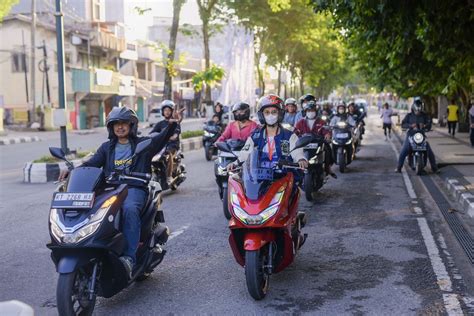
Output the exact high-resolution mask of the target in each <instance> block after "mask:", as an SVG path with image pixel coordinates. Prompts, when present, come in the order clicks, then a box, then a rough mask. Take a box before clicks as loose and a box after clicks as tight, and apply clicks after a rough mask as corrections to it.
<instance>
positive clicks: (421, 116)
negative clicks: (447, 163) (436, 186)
mask: <svg viewBox="0 0 474 316" xmlns="http://www.w3.org/2000/svg"><path fill="white" fill-rule="evenodd" d="M402 127H403V128H408V131H407V136H406V138H405V141H404V142H403V146H402V149H401V150H400V156H399V158H398V165H397V169H395V172H399V173H400V172H401V171H402V167H403V163H404V162H405V158H406V157H407V155H408V151H409V149H410V141H409V136H412V135H414V134H415V130H416V129H418V128H420V129H422V130H425V131H429V130H431V117H430V116H429V115H428V114H427V113H425V112H423V102H421V100H420V99H416V100H415V101H414V102H413V104H412V106H411V113H408V114H407V115H406V116H405V118H404V119H403V120H402ZM426 149H427V152H428V160H429V161H430V165H431V170H432V171H433V172H434V173H438V172H439V170H438V165H437V164H436V158H435V156H434V153H433V150H431V146H430V144H429V143H426Z"/></svg>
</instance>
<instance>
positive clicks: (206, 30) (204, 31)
mask: <svg viewBox="0 0 474 316" xmlns="http://www.w3.org/2000/svg"><path fill="white" fill-rule="evenodd" d="M202 39H203V42H204V60H205V70H206V71H207V70H209V68H211V61H210V59H211V55H210V52H209V20H204V19H203V21H202ZM205 89H206V90H205V94H204V98H205V102H206V103H207V102H210V101H211V87H210V86H209V85H206V88H205Z"/></svg>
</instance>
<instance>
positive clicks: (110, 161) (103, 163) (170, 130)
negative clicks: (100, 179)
mask: <svg viewBox="0 0 474 316" xmlns="http://www.w3.org/2000/svg"><path fill="white" fill-rule="evenodd" d="M177 126H178V124H177V123H171V124H169V125H168V126H167V127H166V128H164V129H163V130H162V131H161V132H160V133H159V134H156V135H153V136H146V137H132V138H130V144H131V145H132V153H134V152H135V148H136V147H137V144H138V143H140V142H142V141H144V140H146V139H149V138H150V137H151V139H152V143H151V146H150V147H149V148H148V149H147V150H146V151H145V152H142V153H141V154H140V155H138V156H137V157H135V158H134V159H133V161H132V165H131V166H130V171H133V172H142V173H151V160H152V158H153V156H155V155H156V154H157V153H158V152H159V151H160V150H162V149H163V147H164V146H165V145H166V144H167V142H168V140H169V138H170V137H171V136H172V135H173V134H174V133H175V131H176V128H177ZM117 141H118V140H117V138H113V139H111V140H109V141H106V142H105V143H103V144H102V145H100V147H99V148H98V149H97V151H96V153H95V154H94V155H93V156H92V157H91V158H90V159H89V160H88V161H86V162H84V163H83V164H82V166H81V167H96V168H103V170H104V173H105V176H108V175H110V174H111V173H112V172H113V171H114V167H115V163H114V160H115V144H116V143H117ZM126 183H128V184H130V185H133V186H140V187H143V186H144V184H143V183H141V182H138V181H126Z"/></svg>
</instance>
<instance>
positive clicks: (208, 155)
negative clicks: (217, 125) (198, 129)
mask: <svg viewBox="0 0 474 316" xmlns="http://www.w3.org/2000/svg"><path fill="white" fill-rule="evenodd" d="M204 154H205V156H206V160H207V161H211V159H212V148H211V144H209V142H206V143H205V144H204Z"/></svg>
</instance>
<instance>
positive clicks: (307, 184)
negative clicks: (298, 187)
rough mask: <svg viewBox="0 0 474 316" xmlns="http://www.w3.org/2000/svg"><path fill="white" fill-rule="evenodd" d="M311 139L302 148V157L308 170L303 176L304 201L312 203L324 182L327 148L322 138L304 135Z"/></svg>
mask: <svg viewBox="0 0 474 316" xmlns="http://www.w3.org/2000/svg"><path fill="white" fill-rule="evenodd" d="M303 136H305V137H311V143H309V144H308V145H306V146H305V147H304V148H303V151H304V155H305V157H306V159H307V160H308V170H306V173H305V175H304V185H303V187H304V192H305V196H306V200H308V201H312V200H313V195H314V194H315V193H316V192H318V190H319V189H321V188H322V186H323V185H324V183H325V181H326V179H325V178H326V177H325V173H324V162H325V161H326V151H325V147H326V146H328V145H327V144H326V142H325V141H324V137H322V136H319V135H313V134H305V135H303Z"/></svg>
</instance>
